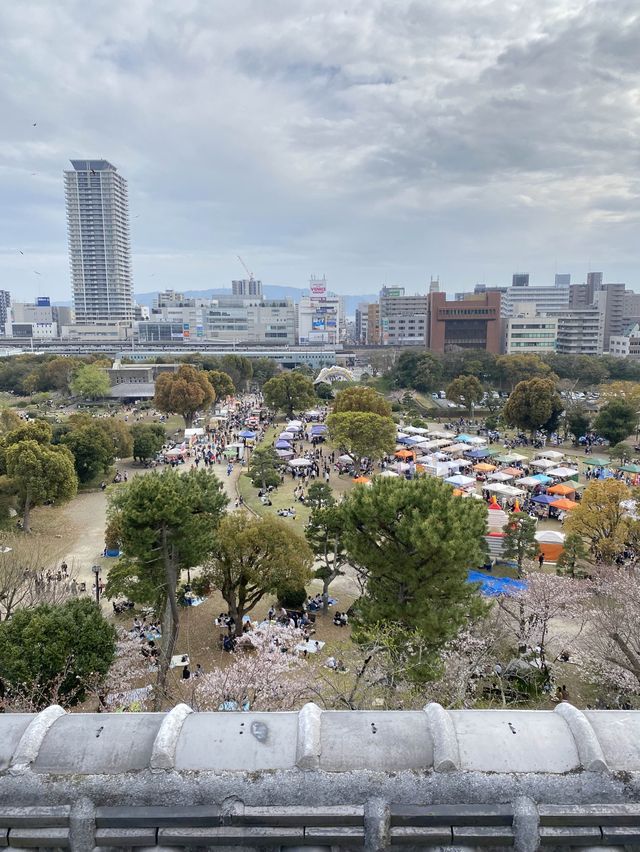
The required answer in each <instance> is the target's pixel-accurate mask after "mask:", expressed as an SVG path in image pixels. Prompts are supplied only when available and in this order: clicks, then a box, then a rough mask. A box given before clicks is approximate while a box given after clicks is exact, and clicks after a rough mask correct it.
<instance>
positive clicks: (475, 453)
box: [465, 450, 490, 459]
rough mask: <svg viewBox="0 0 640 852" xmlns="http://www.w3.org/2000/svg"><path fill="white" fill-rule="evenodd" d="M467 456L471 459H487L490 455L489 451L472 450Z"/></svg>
mask: <svg viewBox="0 0 640 852" xmlns="http://www.w3.org/2000/svg"><path fill="white" fill-rule="evenodd" d="M465 455H466V456H467V457H468V458H470V459H486V458H487V456H488V455H490V453H489V450H470V451H469V452H468V453H465Z"/></svg>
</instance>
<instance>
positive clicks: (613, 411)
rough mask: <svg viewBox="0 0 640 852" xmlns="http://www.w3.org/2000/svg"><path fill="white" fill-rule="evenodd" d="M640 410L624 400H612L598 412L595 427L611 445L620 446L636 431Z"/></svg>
mask: <svg viewBox="0 0 640 852" xmlns="http://www.w3.org/2000/svg"><path fill="white" fill-rule="evenodd" d="M637 425H638V410H637V408H636V406H635V404H634V403H631V402H628V401H627V400H625V399H622V398H615V399H612V400H611V402H608V403H607V404H606V405H604V406H603V407H602V408H601V409H600V411H599V412H598V414H597V416H596V419H595V420H594V422H593V426H594V428H595V430H596V432H597V433H598V434H599V435H602V437H603V438H606V439H607V441H609V443H610V444H612V445H613V444H619V443H620V442H621V441H624V439H625V438H628V437H629V435H631V434H632V432H634V431H635V428H636V426H637Z"/></svg>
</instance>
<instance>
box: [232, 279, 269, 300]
mask: <svg viewBox="0 0 640 852" xmlns="http://www.w3.org/2000/svg"><path fill="white" fill-rule="evenodd" d="M231 292H232V293H233V295H234V296H241V297H242V298H244V299H248V298H253V299H255V298H256V297H257V298H259V299H261V298H262V281H258V280H256V279H255V278H253V277H252V278H243V279H241V280H240V281H232V282H231Z"/></svg>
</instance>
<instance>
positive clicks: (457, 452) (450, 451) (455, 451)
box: [438, 441, 465, 456]
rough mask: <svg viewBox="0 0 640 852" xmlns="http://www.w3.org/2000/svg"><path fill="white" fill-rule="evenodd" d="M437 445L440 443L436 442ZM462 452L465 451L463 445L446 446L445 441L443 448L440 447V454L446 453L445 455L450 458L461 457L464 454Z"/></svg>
mask: <svg viewBox="0 0 640 852" xmlns="http://www.w3.org/2000/svg"><path fill="white" fill-rule="evenodd" d="M438 443H440V442H439V441H438ZM464 451H465V445H464V444H449V445H448V446H447V445H446V441H445V446H444V447H442V452H443V453H447V455H450V456H461V455H462V454H463V453H464Z"/></svg>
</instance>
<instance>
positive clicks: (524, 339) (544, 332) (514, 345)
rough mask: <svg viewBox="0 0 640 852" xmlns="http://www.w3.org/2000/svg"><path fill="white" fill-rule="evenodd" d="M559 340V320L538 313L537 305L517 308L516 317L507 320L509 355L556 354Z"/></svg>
mask: <svg viewBox="0 0 640 852" xmlns="http://www.w3.org/2000/svg"><path fill="white" fill-rule="evenodd" d="M557 338H558V318H557V317H548V316H545V315H543V314H538V313H536V306H535V303H530V302H529V303H527V302H525V303H522V304H519V305H516V306H515V310H514V315H513V316H512V317H510V318H509V319H507V320H505V347H504V351H505V353H506V354H507V355H521V354H524V353H529V352H533V353H540V352H555V349H556V342H557Z"/></svg>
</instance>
